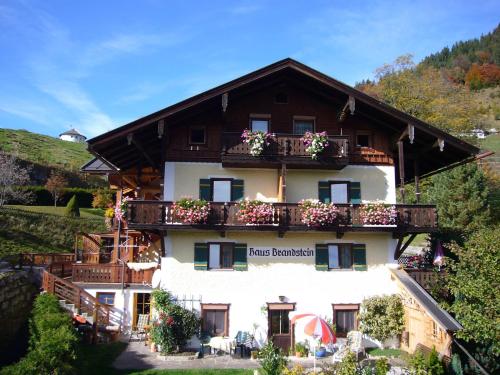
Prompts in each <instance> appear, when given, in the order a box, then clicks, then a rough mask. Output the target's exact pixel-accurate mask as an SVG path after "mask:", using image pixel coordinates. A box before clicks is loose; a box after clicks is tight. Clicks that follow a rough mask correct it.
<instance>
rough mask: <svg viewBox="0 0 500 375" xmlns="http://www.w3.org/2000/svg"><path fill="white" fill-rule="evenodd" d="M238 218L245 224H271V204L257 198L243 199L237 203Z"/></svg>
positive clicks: (272, 211) (272, 212)
mask: <svg viewBox="0 0 500 375" xmlns="http://www.w3.org/2000/svg"><path fill="white" fill-rule="evenodd" d="M238 206H239V211H238V214H237V215H238V218H239V219H240V220H241V221H243V222H245V223H247V224H271V223H272V221H273V214H274V210H273V205H272V204H270V203H266V202H262V201H259V200H252V201H251V200H244V201H241V202H240V203H239V205H238Z"/></svg>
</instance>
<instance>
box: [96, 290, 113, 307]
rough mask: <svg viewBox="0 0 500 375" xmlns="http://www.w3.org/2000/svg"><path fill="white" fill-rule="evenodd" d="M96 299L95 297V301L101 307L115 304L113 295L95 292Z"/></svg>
mask: <svg viewBox="0 0 500 375" xmlns="http://www.w3.org/2000/svg"><path fill="white" fill-rule="evenodd" d="M96 297H97V301H99V303H100V304H101V305H109V306H113V305H114V304H115V294H114V293H107V292H97V294H96Z"/></svg>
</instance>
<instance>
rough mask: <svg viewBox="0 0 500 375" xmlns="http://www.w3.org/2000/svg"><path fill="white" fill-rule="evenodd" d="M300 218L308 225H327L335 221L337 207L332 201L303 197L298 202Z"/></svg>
mask: <svg viewBox="0 0 500 375" xmlns="http://www.w3.org/2000/svg"><path fill="white" fill-rule="evenodd" d="M299 209H300V213H301V220H302V222H303V223H304V224H306V225H307V226H308V227H319V226H328V225H333V224H335V223H336V221H337V218H338V216H339V209H338V208H337V207H336V206H335V205H334V204H333V203H323V202H320V201H319V200H317V199H303V200H301V201H300V202H299Z"/></svg>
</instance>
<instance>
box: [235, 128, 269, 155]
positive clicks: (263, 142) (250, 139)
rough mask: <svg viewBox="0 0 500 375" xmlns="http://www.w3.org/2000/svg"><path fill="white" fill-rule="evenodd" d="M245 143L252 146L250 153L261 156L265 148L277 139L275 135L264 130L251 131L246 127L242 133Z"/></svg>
mask: <svg viewBox="0 0 500 375" xmlns="http://www.w3.org/2000/svg"><path fill="white" fill-rule="evenodd" d="M241 138H242V139H243V142H244V143H248V145H249V146H250V154H251V155H252V156H260V155H262V153H263V152H264V148H265V147H266V146H269V145H270V144H271V141H272V140H274V139H275V135H274V134H271V133H268V132H264V131H262V130H256V131H251V130H248V129H245V130H244V131H243V133H242V134H241Z"/></svg>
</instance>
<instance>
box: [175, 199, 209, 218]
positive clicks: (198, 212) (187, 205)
mask: <svg viewBox="0 0 500 375" xmlns="http://www.w3.org/2000/svg"><path fill="white" fill-rule="evenodd" d="M209 213H210V203H209V202H207V201H206V200H203V199H193V198H189V197H186V198H182V199H180V200H178V201H177V202H175V203H174V204H173V205H172V214H173V216H174V219H177V220H180V221H182V222H183V223H184V224H204V223H206V222H207V221H208V215H209Z"/></svg>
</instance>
